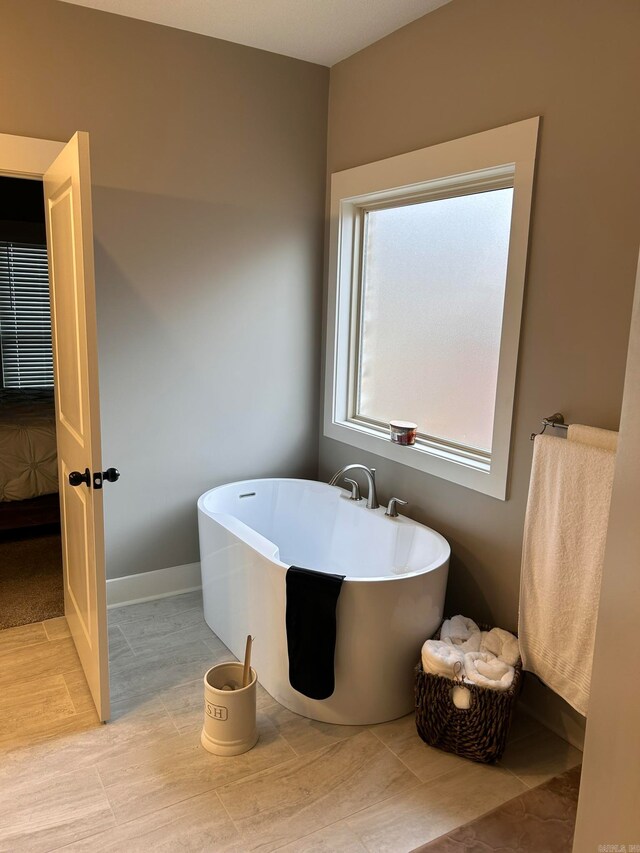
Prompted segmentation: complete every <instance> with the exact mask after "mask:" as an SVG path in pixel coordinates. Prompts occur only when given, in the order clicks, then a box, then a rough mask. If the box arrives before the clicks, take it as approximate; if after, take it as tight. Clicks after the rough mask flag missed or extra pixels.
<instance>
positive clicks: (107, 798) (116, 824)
mask: <svg viewBox="0 0 640 853" xmlns="http://www.w3.org/2000/svg"><path fill="white" fill-rule="evenodd" d="M93 770H95V772H96V776H97V777H98V781H99V782H100V787H101V788H102V791H103V793H104V798H105V800H106V801H107V805H108V806H109V811H110V812H111V816H112V817H113V824H114V826H118V819H117V818H116V813H115V812H114V810H113V806H112V805H111V800H110V799H109V794H107V789H106V788H105V785H104V780H103V778H102V776H101V775H100V770H99V769H98V765H97V764H94V765H93ZM95 834H97V833H95ZM89 837H91V836H89Z"/></svg>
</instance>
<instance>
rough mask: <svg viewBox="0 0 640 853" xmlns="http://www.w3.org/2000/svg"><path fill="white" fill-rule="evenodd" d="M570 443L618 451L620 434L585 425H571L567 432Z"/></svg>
mask: <svg viewBox="0 0 640 853" xmlns="http://www.w3.org/2000/svg"><path fill="white" fill-rule="evenodd" d="M567 438H568V439H569V441H580V442H582V444H590V445H591V446H592V447H602V448H603V449H604V450H614V451H615V450H617V449H618V433H617V432H614V431H613V430H612V429H598V427H590V426H584V425H583V424H570V425H569V429H568V430H567Z"/></svg>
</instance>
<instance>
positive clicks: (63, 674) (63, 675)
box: [60, 672, 79, 716]
mask: <svg viewBox="0 0 640 853" xmlns="http://www.w3.org/2000/svg"><path fill="white" fill-rule="evenodd" d="M67 675H68V673H67ZM60 676H61V678H62V682H63V684H64V686H65V689H66V691H67V694H68V696H69V701H70V702H71V707H72V708H73V710H74V714H72V715H70V716H74V715H75V716H78V713H79V712H78V709H77V708H76V703H75V702H74V701H73V696H72V695H71V691H70V690H69V685H68V684H67V679H66V677H65V673H64V672H61V673H60Z"/></svg>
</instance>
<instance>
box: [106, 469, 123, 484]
mask: <svg viewBox="0 0 640 853" xmlns="http://www.w3.org/2000/svg"><path fill="white" fill-rule="evenodd" d="M102 479H103V480H107V482H109V483H115V481H116V480H119V479H120V471H118V469H117V468H107V470H106V471H103V472H102Z"/></svg>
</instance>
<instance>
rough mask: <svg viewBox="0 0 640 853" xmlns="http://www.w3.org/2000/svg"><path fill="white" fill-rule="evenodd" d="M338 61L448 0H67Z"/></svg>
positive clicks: (275, 49)
mask: <svg viewBox="0 0 640 853" xmlns="http://www.w3.org/2000/svg"><path fill="white" fill-rule="evenodd" d="M63 2H65V3H75V4H76V5H77V6H89V7H90V8H92V9H102V10H103V11H104V12H113V13H115V14H116V15H125V16H126V17H129V18H138V19H140V20H142V21H152V22H153V23H155V24H164V25H165V26H168V27H176V28H177V29H179V30H189V31H190V32H193V33H201V34H202V35H206V36H214V37H215V38H219V39H224V40H225V41H233V42H236V43H238V44H245V45H249V46H250V47H258V48H261V49H262V50H269V51H272V52H273V53H282V54H284V55H285V56H293V57H295V58H296V59H305V60H307V61H308V62H317V63H318V64H320V65H334V64H335V63H336V62H339V61H340V60H341V59H345V58H346V57H347V56H351V54H353V53H356V52H357V51H359V50H361V49H362V48H363V47H366V46H367V45H368V44H372V43H373V42H374V41H377V40H378V39H380V38H382V37H383V36H386V35H388V34H389V33H392V32H393V31H394V30H397V29H399V28H400V27H403V26H404V25H405V24H408V23H410V22H411V21H415V20H416V18H421V17H422V16H423V15H426V14H427V12H432V11H433V10H434V9H437V8H438V7H439V6H443V5H444V4H445V3H448V2H450V0H179V2H177V1H176V0H63Z"/></svg>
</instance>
